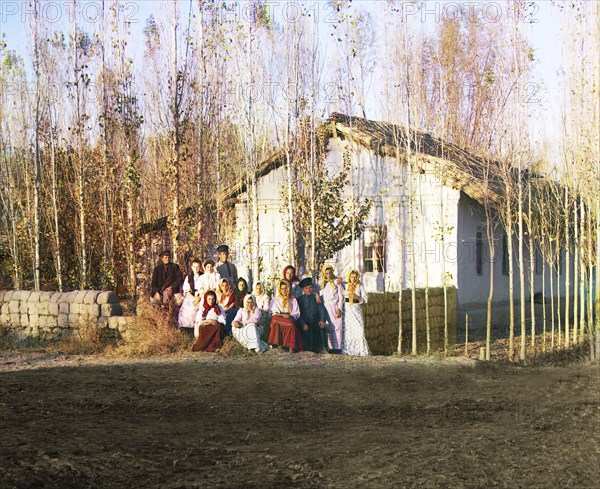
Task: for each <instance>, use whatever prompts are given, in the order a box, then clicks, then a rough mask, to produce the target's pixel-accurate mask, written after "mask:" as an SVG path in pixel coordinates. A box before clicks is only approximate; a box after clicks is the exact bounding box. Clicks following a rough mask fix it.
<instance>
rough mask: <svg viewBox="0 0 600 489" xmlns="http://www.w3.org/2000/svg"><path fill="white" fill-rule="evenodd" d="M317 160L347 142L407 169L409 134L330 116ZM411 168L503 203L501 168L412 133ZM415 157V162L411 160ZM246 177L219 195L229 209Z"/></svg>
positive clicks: (279, 156)
mask: <svg viewBox="0 0 600 489" xmlns="http://www.w3.org/2000/svg"><path fill="white" fill-rule="evenodd" d="M315 136H316V143H317V144H316V148H317V157H319V156H320V155H321V153H322V152H323V151H325V150H326V149H327V145H328V142H329V139H330V138H332V137H333V138H336V137H339V138H342V139H348V140H349V141H352V142H354V143H356V144H359V145H361V146H363V147H365V148H367V149H370V150H372V151H374V152H375V153H377V154H378V155H380V156H385V157H391V158H398V159H399V160H400V161H401V162H402V163H404V164H406V153H407V151H406V148H407V131H406V129H405V128H403V127H402V126H399V125H396V124H392V123H390V122H384V121H372V120H368V119H364V118H362V117H354V116H347V115H344V114H340V113H333V114H332V115H331V116H330V117H329V119H327V120H326V121H324V122H322V123H320V124H319V125H318V126H317V127H316V131H315ZM408 140H409V141H410V148H411V152H410V153H411V155H412V156H411V164H412V165H413V166H414V165H416V166H417V167H418V168H416V170H417V171H420V172H422V173H428V174H434V175H435V176H436V177H438V178H440V179H441V181H442V182H443V184H444V185H446V186H448V187H451V188H454V189H456V190H460V191H462V192H464V193H465V194H466V195H468V196H469V197H471V198H472V199H474V200H476V201H477V202H479V203H480V204H482V205H483V204H484V203H485V201H486V193H487V197H488V199H489V202H490V204H491V205H492V206H499V205H500V204H501V203H502V201H503V200H504V184H503V180H502V178H501V177H500V175H501V174H500V164H499V163H498V162H496V161H486V160H485V159H483V158H480V157H477V156H475V155H472V154H471V153H469V152H468V151H465V150H464V149H461V148H459V147H458V146H456V145H454V144H451V143H447V142H444V141H442V140H441V139H438V138H435V137H433V136H432V135H431V134H428V133H423V132H419V131H411V132H410V137H409V138H408ZM291 147H292V148H295V149H294V153H293V154H290V155H289V157H290V158H291V159H292V161H293V160H298V159H299V160H302V159H304V158H308V157H309V155H310V153H309V151H310V141H309V140H308V138H306V137H299V138H297V139H296V140H295V141H294V143H293V144H292V145H291ZM287 151H290V150H287V149H286V148H285V147H282V148H279V149H277V150H275V151H274V152H273V153H272V154H271V155H270V156H269V157H267V158H266V159H264V160H263V161H262V162H261V163H260V164H259V166H258V169H257V178H260V177H262V176H264V175H267V174H268V173H270V172H271V171H273V170H275V169H277V168H280V167H282V166H283V165H285V164H286V162H287V158H288V154H287ZM415 156H416V157H415ZM486 168H487V170H488V175H489V176H488V190H487V192H486V185H485V171H486ZM246 188H247V182H246V177H245V176H243V177H242V178H241V179H239V180H236V181H234V182H233V183H232V184H230V185H229V186H228V187H226V188H225V189H224V190H223V193H222V196H223V202H224V203H226V204H229V205H232V204H234V203H235V202H236V200H237V197H238V196H239V195H240V194H243V193H244V192H246ZM193 211H194V208H193V207H188V208H187V209H185V210H184V211H182V217H184V216H189V215H190V214H191V213H192V212H193ZM166 224H167V217H162V218H160V219H157V220H155V221H153V222H150V223H146V224H144V225H142V226H141V228H140V233H141V234H146V233H148V232H151V231H156V230H158V229H164V228H165V227H166Z"/></svg>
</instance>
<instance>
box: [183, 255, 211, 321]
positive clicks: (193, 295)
mask: <svg viewBox="0 0 600 489" xmlns="http://www.w3.org/2000/svg"><path fill="white" fill-rule="evenodd" d="M203 276H204V275H200V261H199V260H193V261H192V271H191V272H190V273H189V274H188V276H187V277H186V278H185V280H184V282H183V295H184V296H185V297H184V299H183V304H182V305H181V309H179V317H178V320H177V326H178V327H180V328H193V327H194V320H195V319H196V314H197V313H198V308H199V306H200V302H201V300H202V295H203V294H204V293H203V292H201V290H200V287H201V282H202V277H203Z"/></svg>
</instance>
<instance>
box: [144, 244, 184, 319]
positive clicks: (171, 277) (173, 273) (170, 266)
mask: <svg viewBox="0 0 600 489" xmlns="http://www.w3.org/2000/svg"><path fill="white" fill-rule="evenodd" d="M160 261H161V263H159V264H158V265H156V266H155V267H154V271H153V272H152V294H151V297H152V300H153V301H154V303H156V304H160V305H164V306H167V307H170V306H171V305H172V303H173V300H174V299H175V300H176V299H177V298H176V297H175V296H176V295H180V289H181V284H182V283H183V277H182V275H181V270H180V269H179V265H177V264H176V263H171V252H170V251H169V250H165V251H163V252H162V253H161V254H160Z"/></svg>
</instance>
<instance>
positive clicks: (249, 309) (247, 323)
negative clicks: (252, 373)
mask: <svg viewBox="0 0 600 489" xmlns="http://www.w3.org/2000/svg"><path fill="white" fill-rule="evenodd" d="M243 302H244V307H240V308H239V309H238V312H237V314H236V316H235V318H234V319H233V323H232V325H233V328H232V329H231V333H232V334H233V337H234V338H235V339H236V340H238V342H239V343H240V344H241V345H242V346H245V347H246V348H248V350H255V351H256V353H262V352H263V351H265V350H266V349H267V344H266V343H265V342H264V341H262V340H261V339H260V335H261V333H262V328H261V327H260V318H261V310H260V309H259V308H258V307H256V303H255V302H254V297H252V296H251V295H250V294H248V295H246V297H244V299H243Z"/></svg>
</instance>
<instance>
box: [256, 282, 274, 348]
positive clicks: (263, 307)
mask: <svg viewBox="0 0 600 489" xmlns="http://www.w3.org/2000/svg"><path fill="white" fill-rule="evenodd" d="M254 299H255V300H256V307H257V308H258V309H260V312H261V313H262V314H261V317H260V327H261V328H262V333H261V338H263V339H265V340H266V339H267V338H268V337H269V323H270V322H271V311H269V307H270V305H271V299H269V296H268V295H267V294H266V293H264V292H263V293H262V294H261V295H257V296H255V297H254Z"/></svg>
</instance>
